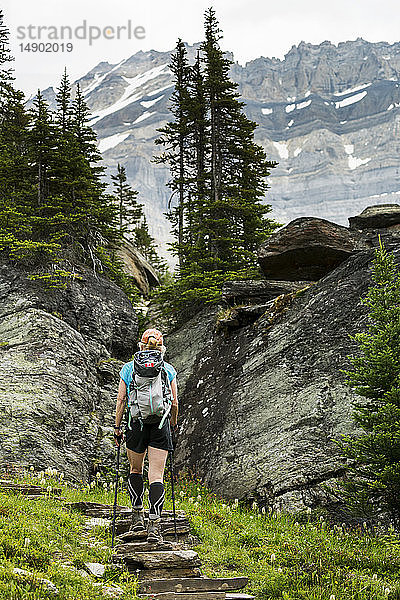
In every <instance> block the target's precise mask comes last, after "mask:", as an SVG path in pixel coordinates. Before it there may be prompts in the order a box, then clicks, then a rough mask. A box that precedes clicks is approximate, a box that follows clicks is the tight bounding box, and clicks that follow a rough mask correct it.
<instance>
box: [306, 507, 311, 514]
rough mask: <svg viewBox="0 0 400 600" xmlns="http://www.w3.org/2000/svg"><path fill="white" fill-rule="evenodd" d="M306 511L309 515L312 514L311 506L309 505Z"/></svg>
mask: <svg viewBox="0 0 400 600" xmlns="http://www.w3.org/2000/svg"><path fill="white" fill-rule="evenodd" d="M306 513H307V514H308V515H311V508H310V506H307V510H306Z"/></svg>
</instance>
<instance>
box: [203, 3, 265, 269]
mask: <svg viewBox="0 0 400 600" xmlns="http://www.w3.org/2000/svg"><path fill="white" fill-rule="evenodd" d="M221 37H222V36H221V30H220V29H219V26H218V21H217V19H216V17H215V11H214V10H213V9H212V8H210V9H208V10H207V11H206V13H205V41H204V42H203V44H202V46H201V48H202V51H203V55H204V56H203V63H204V70H205V73H204V87H205V92H206V97H207V102H208V111H209V120H210V130H209V138H210V197H209V204H208V211H207V213H208V214H207V215H206V217H205V218H204V217H203V223H204V228H205V232H206V236H207V242H208V260H207V261H206V266H207V268H208V269H209V270H215V269H222V270H223V271H226V270H235V269H237V270H240V269H242V268H244V267H245V266H246V265H247V266H253V267H255V266H256V260H257V259H256V255H255V250H256V248H257V246H258V245H259V243H260V242H261V241H262V240H263V239H265V237H266V236H267V235H268V234H270V233H272V231H273V230H274V229H275V228H276V226H277V225H276V224H274V223H273V222H272V221H270V220H268V219H265V218H264V215H265V214H266V213H268V212H270V210H271V207H270V206H265V205H262V204H261V200H262V199H263V197H264V195H265V191H266V187H267V186H266V183H265V178H266V177H267V176H268V175H269V172H270V169H271V168H273V167H274V166H275V164H276V163H274V162H270V161H267V159H266V156H265V153H264V151H263V149H262V148H261V147H260V146H258V145H257V144H256V143H255V142H254V130H255V128H256V126H257V124H256V123H255V122H254V121H250V119H248V118H247V117H246V116H245V114H244V112H243V106H244V103H243V102H242V101H240V100H238V97H239V93H238V92H237V84H236V83H234V82H232V81H231V80H230V78H229V70H230V67H231V65H232V61H231V60H230V59H229V58H227V57H226V56H224V52H223V51H222V50H221V48H220V45H219V40H220V39H221Z"/></svg>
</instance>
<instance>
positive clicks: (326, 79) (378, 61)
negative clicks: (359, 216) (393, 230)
mask: <svg viewBox="0 0 400 600" xmlns="http://www.w3.org/2000/svg"><path fill="white" fill-rule="evenodd" d="M200 44H201V42H196V43H195V44H192V45H190V44H187V43H185V46H186V48H187V52H188V58H189V61H190V62H192V61H193V59H194V57H195V53H196V51H197V49H198V48H199V46H200ZM226 55H227V56H229V57H231V59H232V60H234V59H233V54H232V53H230V52H226ZM170 56H171V52H169V51H165V52H162V51H157V50H149V51H146V52H144V51H142V50H140V51H139V52H137V53H135V54H133V55H132V56H130V57H128V58H126V59H124V60H122V61H120V62H119V63H116V64H114V65H110V64H109V63H107V62H105V61H101V62H100V63H99V64H98V65H97V66H95V67H93V68H92V69H91V70H90V71H89V72H88V73H87V74H86V75H85V76H83V77H81V78H80V79H79V80H78V81H77V82H75V83H79V84H80V86H81V88H82V90H83V93H84V95H85V98H86V101H87V103H88V106H89V108H90V110H91V113H92V119H91V121H90V123H91V124H92V126H93V128H94V129H95V131H96V133H97V135H98V137H99V148H100V151H101V152H102V154H103V158H104V162H105V164H106V165H107V167H108V173H109V174H110V173H111V171H112V170H115V168H116V166H117V163H118V162H120V163H123V164H124V165H125V167H126V171H127V175H128V180H129V182H130V184H131V185H132V186H133V187H134V188H135V189H137V190H139V192H140V196H139V198H140V199H141V201H142V202H143V203H144V204H145V211H146V215H147V217H148V220H149V224H150V228H151V232H152V234H153V236H154V237H155V238H156V240H157V241H158V242H159V244H160V245H161V247H162V248H163V251H164V253H165V252H166V244H167V240H168V236H169V224H168V222H167V220H166V219H165V216H164V215H163V213H164V212H165V211H166V210H167V207H168V201H169V195H170V192H169V189H168V188H167V187H166V182H167V181H168V178H169V172H168V169H167V168H166V167H165V166H162V165H155V164H154V163H152V162H151V160H152V157H153V155H155V154H158V148H156V147H155V144H154V140H155V138H156V137H157V135H158V134H157V129H158V128H159V127H162V126H163V125H164V124H165V123H166V122H167V121H169V120H170V119H171V114H170V112H169V98H170V95H171V93H172V91H173V80H172V75H171V73H170V71H169V68H168V64H169V60H170ZM230 75H231V78H232V80H234V81H235V82H236V83H237V84H238V92H239V93H240V95H241V99H242V100H243V101H244V102H245V106H244V110H245V112H246V114H247V116H248V117H249V118H251V119H252V120H254V121H256V122H257V124H258V127H257V129H256V131H255V139H256V141H257V142H258V143H260V144H261V145H262V146H263V148H264V149H265V151H266V153H267V156H268V158H269V159H271V160H277V161H278V162H279V165H278V167H277V168H276V169H274V170H273V171H272V174H271V176H270V177H269V178H268V183H269V187H270V189H269V191H268V192H267V195H266V202H267V203H268V204H271V205H272V207H273V211H272V213H270V216H271V217H272V218H274V219H276V220H277V221H280V222H283V223H287V222H289V221H290V220H293V219H295V218H297V217H299V216H305V215H307V216H316V217H323V218H326V219H329V220H331V221H333V222H336V223H338V224H342V225H345V224H347V216H348V215H349V214H352V213H354V212H358V211H361V210H362V209H364V208H365V207H366V206H368V205H371V204H379V203H380V202H396V201H398V199H399V194H400V177H399V161H398V155H399V150H400V145H399V143H398V141H397V139H398V132H399V128H400V112H399V108H400V87H399V84H400V42H394V43H393V44H390V43H388V42H368V41H366V40H363V39H362V38H357V39H356V40H353V41H346V42H339V43H338V44H337V45H335V44H332V43H331V42H330V41H328V40H326V41H324V42H322V43H321V44H310V43H306V42H300V44H298V45H297V46H296V45H293V46H292V47H291V48H290V50H289V51H288V52H287V53H286V54H285V56H284V58H283V59H279V58H275V57H273V58H268V57H263V56H261V57H257V58H255V59H252V60H251V61H247V62H246V63H245V65H240V64H239V63H238V62H237V61H236V62H235V61H234V62H233V64H232V65H231V72H230ZM45 96H46V98H47V99H48V100H49V101H50V103H53V102H54V90H52V89H51V88H49V89H47V90H46V91H45Z"/></svg>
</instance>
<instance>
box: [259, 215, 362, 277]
mask: <svg viewBox="0 0 400 600" xmlns="http://www.w3.org/2000/svg"><path fill="white" fill-rule="evenodd" d="M359 244H360V235H359V234H357V232H352V231H350V230H349V229H348V228H347V227H342V226H341V225H337V224H336V223H331V222H330V221H327V220H325V219H317V218H314V217H302V218H300V219H295V220H294V221H291V222H290V223H289V224H288V225H286V226H285V227H282V228H281V229H279V230H278V231H277V232H275V233H274V234H273V235H271V237H270V238H268V240H267V241H266V242H264V244H263V245H262V246H261V247H260V249H259V252H258V260H259V263H260V267H261V270H262V271H263V273H264V275H265V277H266V278H267V279H278V280H288V281H301V280H307V281H316V280H317V279H320V278H321V277H324V276H325V275H326V274H327V273H329V272H330V271H332V270H333V269H335V268H336V267H337V266H338V265H340V263H341V262H343V261H344V260H346V258H348V257H349V256H350V255H351V253H352V252H353V251H354V250H355V249H357V248H359Z"/></svg>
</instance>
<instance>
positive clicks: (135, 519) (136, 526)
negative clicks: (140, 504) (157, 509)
mask: <svg viewBox="0 0 400 600" xmlns="http://www.w3.org/2000/svg"><path fill="white" fill-rule="evenodd" d="M129 531H134V532H138V531H146V528H145V526H144V510H135V509H134V508H133V509H132V522H131V526H130V527H129Z"/></svg>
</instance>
